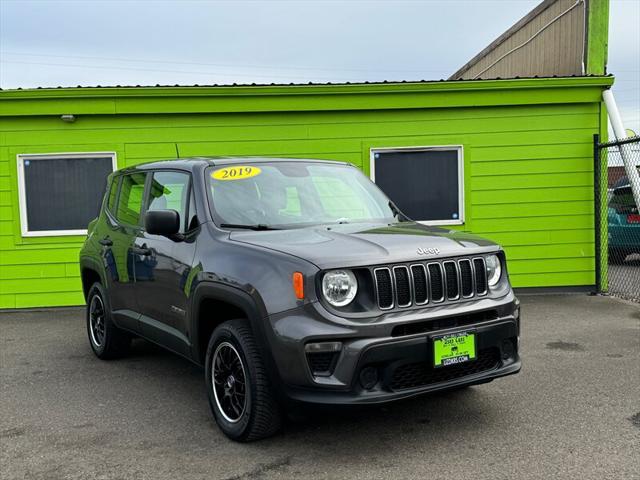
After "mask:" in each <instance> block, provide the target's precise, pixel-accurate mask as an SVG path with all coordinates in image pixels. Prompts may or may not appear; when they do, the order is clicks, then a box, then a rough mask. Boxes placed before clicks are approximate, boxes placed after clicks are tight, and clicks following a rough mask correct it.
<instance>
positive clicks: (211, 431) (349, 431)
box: [0, 295, 640, 480]
mask: <svg viewBox="0 0 640 480" xmlns="http://www.w3.org/2000/svg"><path fill="white" fill-rule="evenodd" d="M521 300H522V305H523V308H522V311H523V331H522V355H523V365H524V366H523V370H522V372H521V373H520V374H518V375H515V376H510V377H506V378H504V379H500V380H496V381H494V382H492V383H489V384H486V385H480V386H476V387H471V388H469V389H465V390H459V391H455V392H450V393H443V394H437V395H432V396H427V397H421V398H417V399H412V400H408V401H404V402H401V403H396V404H391V405H387V406H384V407H380V406H378V407H367V408H358V409H355V410H354V409H321V410H311V411H309V412H307V414H306V416H305V417H303V418H301V419H300V418H298V419H297V420H296V421H295V422H290V423H288V424H287V426H286V427H285V429H284V432H283V433H282V434H280V435H278V436H276V437H274V438H271V439H267V440H264V441H260V442H256V443H251V444H238V443H234V442H232V441H229V440H227V439H226V438H225V437H224V436H223V435H222V434H221V433H220V432H219V431H218V429H217V427H216V426H215V424H214V422H213V421H212V417H211V414H210V411H209V406H208V404H207V400H206V395H205V389H204V382H203V372H202V370H201V369H199V368H198V367H196V366H194V365H192V364H190V363H189V362H187V361H186V360H183V359H181V358H179V357H177V356H175V355H172V354H170V353H166V352H164V351H162V350H161V349H159V348H158V347H155V346H151V345H149V344H148V343H146V342H142V341H139V342H137V343H136V344H135V346H134V349H133V352H132V354H131V356H130V357H128V358H126V359H123V360H118V361H110V362H103V361H100V360H98V359H96V358H95V357H94V356H93V354H92V353H91V351H90V349H89V345H88V342H87V338H86V333H85V329H84V320H83V311H82V310H80V309H57V310H47V311H37V312H3V313H0V375H1V378H0V379H1V388H2V390H1V391H0V478H2V479H7V480H8V479H47V480H51V479H83V480H84V479H127V480H129V479H154V480H155V479H158V480H161V479H204V478H207V479H226V480H230V479H236V480H238V479H271V478H295V479H305V478H320V479H405V478H406V479H411V478H416V479H417V478H419V479H441V478H442V479H444V478H446V479H452V478H455V479H521V478H522V479H529V478H532V479H543V478H545V479H546V478H580V479H581V480H586V479H607V478H616V479H617V478H625V479H633V478H640V455H639V454H638V452H640V305H639V304H632V303H629V302H625V301H622V300H618V299H614V298H610V297H589V296H584V295H572V296H562V295H556V296H554V295H544V296H523V297H522V298H521Z"/></svg>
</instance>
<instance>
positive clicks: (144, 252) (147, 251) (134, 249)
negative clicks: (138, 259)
mask: <svg viewBox="0 0 640 480" xmlns="http://www.w3.org/2000/svg"><path fill="white" fill-rule="evenodd" d="M131 251H132V252H133V253H135V254H136V255H142V256H145V257H146V256H148V255H151V249H150V248H148V247H146V246H143V247H131Z"/></svg>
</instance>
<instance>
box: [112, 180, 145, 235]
mask: <svg viewBox="0 0 640 480" xmlns="http://www.w3.org/2000/svg"><path fill="white" fill-rule="evenodd" d="M146 177H147V176H146V174H144V173H133V174H130V175H123V176H122V181H121V184H120V195H119V196H118V208H117V209H116V219H117V220H118V221H119V222H121V223H124V224H127V225H139V224H140V212H142V199H143V198H144V182H145V180H146Z"/></svg>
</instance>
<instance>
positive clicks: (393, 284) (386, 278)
mask: <svg viewBox="0 0 640 480" xmlns="http://www.w3.org/2000/svg"><path fill="white" fill-rule="evenodd" d="M373 274H374V279H375V286H376V298H377V302H378V307H379V308H380V309H382V310H389V309H391V308H394V307H409V306H411V305H425V304H427V303H440V302H444V301H445V300H448V301H455V300H460V299H465V298H473V297H475V296H481V295H485V294H486V293H487V269H486V265H485V262H484V259H483V258H481V257H479V258H473V259H471V258H461V259H458V260H443V261H441V262H428V263H416V264H413V265H396V266H393V267H380V268H375V269H374V271H373Z"/></svg>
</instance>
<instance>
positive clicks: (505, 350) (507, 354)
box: [502, 340, 515, 360]
mask: <svg viewBox="0 0 640 480" xmlns="http://www.w3.org/2000/svg"><path fill="white" fill-rule="evenodd" d="M514 351H515V350H514V348H513V342H512V341H511V340H503V341H502V359H503V360H509V359H510V358H513V354H514Z"/></svg>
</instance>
